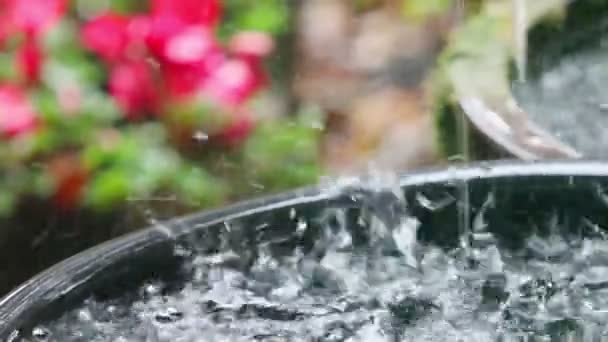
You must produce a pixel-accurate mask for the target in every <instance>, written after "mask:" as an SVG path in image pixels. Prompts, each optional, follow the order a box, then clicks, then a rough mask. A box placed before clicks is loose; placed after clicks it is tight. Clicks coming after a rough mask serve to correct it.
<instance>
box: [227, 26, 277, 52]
mask: <svg viewBox="0 0 608 342" xmlns="http://www.w3.org/2000/svg"><path fill="white" fill-rule="evenodd" d="M273 49H274V41H273V40H272V37H270V36H269V35H268V34H266V33H263V32H255V31H246V32H241V33H238V34H236V35H235V36H234V37H232V39H231V40H230V51H232V52H233V53H235V54H237V55H239V56H243V57H258V58H261V57H266V56H268V55H269V54H270V53H271V52H272V50H273Z"/></svg>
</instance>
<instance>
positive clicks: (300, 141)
mask: <svg viewBox="0 0 608 342" xmlns="http://www.w3.org/2000/svg"><path fill="white" fill-rule="evenodd" d="M319 134H320V131H319V129H317V128H315V127H313V126H311V125H307V124H305V123H303V122H291V123H287V122H282V121H276V122H266V123H262V124H261V125H260V126H259V127H258V129H257V130H256V132H255V133H254V134H253V136H252V137H251V139H250V140H249V141H248V142H247V144H246V146H245V148H244V151H243V153H244V159H245V165H246V167H245V170H247V172H248V174H247V175H245V177H246V178H247V179H248V180H251V181H255V182H257V183H258V184H260V185H262V186H264V188H265V189H267V190H271V191H276V190H278V189H284V188H292V187H296V186H302V185H306V184H310V183H314V182H316V181H317V180H318V177H319V175H320V173H321V169H320V166H319V145H318V144H319Z"/></svg>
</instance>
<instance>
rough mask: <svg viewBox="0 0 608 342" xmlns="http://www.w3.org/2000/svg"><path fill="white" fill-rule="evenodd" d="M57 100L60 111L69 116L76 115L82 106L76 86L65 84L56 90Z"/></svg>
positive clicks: (78, 88) (79, 92)
mask: <svg viewBox="0 0 608 342" xmlns="http://www.w3.org/2000/svg"><path fill="white" fill-rule="evenodd" d="M57 100H58V102H59V106H60V108H61V111H62V112H64V113H66V114H68V115H71V114H75V113H77V112H78V111H79V110H80V108H81V106H82V100H83V99H82V92H81V90H80V87H79V86H78V85H77V84H73V83H66V84H64V85H63V86H62V87H59V89H57Z"/></svg>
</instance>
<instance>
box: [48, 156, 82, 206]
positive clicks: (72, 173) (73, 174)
mask: <svg viewBox="0 0 608 342" xmlns="http://www.w3.org/2000/svg"><path fill="white" fill-rule="evenodd" d="M49 171H50V173H51V175H52V176H53V179H54V181H55V184H56V186H55V193H54V195H53V202H54V203H55V205H57V207H58V208H59V209H62V210H71V209H74V208H76V207H77V206H78V201H79V200H80V198H81V195H82V191H83V190H84V187H85V185H86V183H87V180H88V176H89V175H88V172H87V171H86V170H85V169H84V167H82V164H81V161H80V159H79V158H78V157H77V156H74V155H62V156H58V157H55V158H54V159H53V160H52V161H51V162H50V163H49Z"/></svg>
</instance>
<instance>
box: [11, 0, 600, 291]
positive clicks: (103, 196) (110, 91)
mask: <svg viewBox="0 0 608 342" xmlns="http://www.w3.org/2000/svg"><path fill="white" fill-rule="evenodd" d="M534 3H535V4H533V3H532V1H528V2H526V1H519V0H492V1H490V0H488V1H481V0H255V1H251V0H146V1H142V0H6V1H1V2H0V47H1V49H0V139H1V141H0V293H3V292H5V291H6V290H7V289H9V288H11V287H12V286H14V285H15V284H16V283H18V282H20V281H23V280H24V279H26V278H28V277H29V276H31V275H32V274H33V273H35V272H37V271H39V270H40V269H42V268H45V267H48V266H49V265H50V264H52V263H54V262H56V261H58V260H60V259H63V258H65V257H67V256H70V255H73V254H74V253H76V252H77V251H80V250H82V249H84V248H87V247H89V246H91V245H94V244H97V243H99V242H101V241H104V240H108V239H110V238H112V237H115V236H118V235H121V234H125V233H127V232H130V231H133V230H136V229H140V228H143V227H146V226H149V225H151V224H156V223H158V222H160V221H162V220H165V219H169V218H172V217H176V216H179V215H184V214H187V213H192V212H195V211H200V210H205V209H210V208H216V207H220V206H223V205H226V204H229V203H232V202H235V201H238V200H242V199H246V198H251V197H256V196H262V195H266V194H271V193H276V192H281V191H286V190H289V189H293V188H297V187H301V186H306V185H311V184H315V183H317V182H318V181H319V179H320V177H324V176H339V175H345V174H354V173H361V172H365V171H366V170H367V169H368V168H369V167H370V165H373V167H376V168H380V169H383V170H392V171H395V172H404V171H408V170H412V169H417V168H422V167H427V166H432V165H444V164H447V163H450V162H461V161H467V160H471V159H495V158H504V157H519V158H523V159H535V158H536V157H546V156H548V155H551V153H554V154H556V153H557V155H558V156H561V155H559V153H558V152H560V153H561V152H563V153H565V154H566V155H568V156H576V155H577V152H576V151H574V150H571V149H569V147H566V146H565V144H564V146H562V145H560V144H561V142H553V141H552V140H551V141H550V140H549V139H548V138H547V139H546V140H543V139H540V138H538V137H541V138H542V137H544V135H543V134H544V131H543V132H542V134H541V133H539V132H540V131H539V130H535V128H534V127H535V126H532V125H528V124H518V123H522V122H527V121H526V119H525V118H522V117H518V116H517V115H516V114H517V113H520V112H522V113H523V111H524V110H523V109H521V108H520V107H519V106H517V105H514V104H513V103H514V101H512V97H511V90H512V87H511V80H512V79H514V78H515V76H514V75H516V74H517V75H519V76H521V75H522V74H523V75H524V76H525V74H526V73H525V70H527V69H526V68H525V66H527V65H528V64H529V63H528V61H527V60H526V59H523V60H521V59H518V58H519V57H521V56H522V54H523V56H524V57H528V56H533V57H534V58H535V59H533V60H532V61H531V62H530V63H532V64H534V63H536V64H534V65H536V66H538V64H539V62H538V61H539V60H542V61H545V60H546V58H545V57H543V56H540V55H539V54H538V53H537V51H536V50H532V49H528V45H527V41H528V35H527V32H528V28H529V27H531V26H532V25H533V24H534V25H536V23H537V22H538V21H539V20H540V19H538V18H543V20H544V18H546V17H548V16H547V15H546V14H548V13H554V12H559V13H562V16H561V18H562V19H563V14H564V13H569V12H568V11H570V9H569V8H568V7H567V6H572V5H571V3H572V1H558V0H541V1H540V2H539V1H536V2H534ZM539 3H542V4H540V5H539ZM587 3H594V4H595V5H593V6H597V8H596V10H597V11H595V12H594V11H588V12H585V13H587V14H586V15H589V13H602V12H601V11H599V9H604V7H607V6H606V1H596V0H593V1H587ZM528 7H530V8H528ZM577 13H578V12H577ZM598 15H599V14H598ZM522 18H523V19H522ZM551 18H555V16H552V17H551ZM522 20H523V22H522ZM552 20H553V21H551V23H552V25H553V26H547V27H552V28H553V30H554V31H555V30H557V29H556V27H563V26H560V25H561V24H559V25H557V26H556V24H555V23H556V21H555V20H556V19H552ZM539 27H540V28H542V27H545V26H542V25H541V26H539ZM537 31H538V33H537V35H538V37H540V38H538V37H537V39H536V40H535V41H542V39H541V38H542V37H547V36H546V34H548V33H547V32H553V31H551V30H544V31H543V30H540V29H539V30H537ZM535 32H536V31H535ZM541 33H542V34H545V36H542V34H541ZM535 37H536V36H535ZM518 56H519V57H518ZM514 68H515V69H517V71H518V72H519V74H518V72H514V71H513V70H514ZM530 70H531V71H530V75H532V73H533V72H535V70H540V69H539V67H537V68H536V69H534V68H531V69H530ZM537 73H538V72H537ZM523 93H526V92H525V91H524V92H523ZM527 93H530V92H527ZM536 98H538V97H536ZM471 99H474V100H476V101H477V102H475V101H472V100H471ZM528 102H530V101H528ZM463 108H464V110H463ZM526 108H528V107H526ZM488 113H490V114H492V113H493V116H492V115H489V114H488ZM496 113H499V114H500V113H507V114H505V115H504V116H503V117H502V119H500V118H499V119H500V120H499V119H496V116H497V115H496ZM467 115H468V119H467ZM498 116H500V115H498ZM513 117H515V118H516V119H514V120H511V119H510V118H513ZM484 120H485V121H484ZM501 120H503V121H504V122H503V121H501ZM470 122H473V124H475V125H474V126H472V127H473V128H469V125H470ZM480 123H481V124H480ZM504 125H508V126H511V127H516V128H517V129H516V130H515V131H516V132H523V133H522V134H519V133H518V134H511V135H509V136H508V137H506V138H504V137H503V136H502V135H501V134H503V131H501V129H502V127H503V126H504ZM484 127H485V128H484ZM522 127H523V128H522ZM488 132H489V133H488ZM496 137H497V138H496ZM533 138H534V139H533ZM501 139H502V140H501ZM505 139H506V140H505ZM472 141H479V143H477V144H473V143H472ZM547 141H549V142H547ZM497 142H498V143H497ZM543 143H545V145H543ZM551 143H554V144H553V145H551ZM500 144H504V146H498V147H497V146H496V145H500ZM526 144H527V145H526ZM547 144H548V145H547ZM522 146H524V147H522ZM527 148H529V149H527ZM522 149H523V150H522ZM521 151H524V152H525V153H524V152H521ZM530 151H532V152H530ZM539 151H540V152H539ZM547 151H549V152H547ZM556 151H557V152H556ZM564 151H565V152H564ZM520 152H521V153H520ZM528 152H529V153H531V154H526V153H528ZM534 153H537V154H536V155H535V154H534ZM543 153H544V154H543ZM568 153H570V155H569V154H568Z"/></svg>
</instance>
